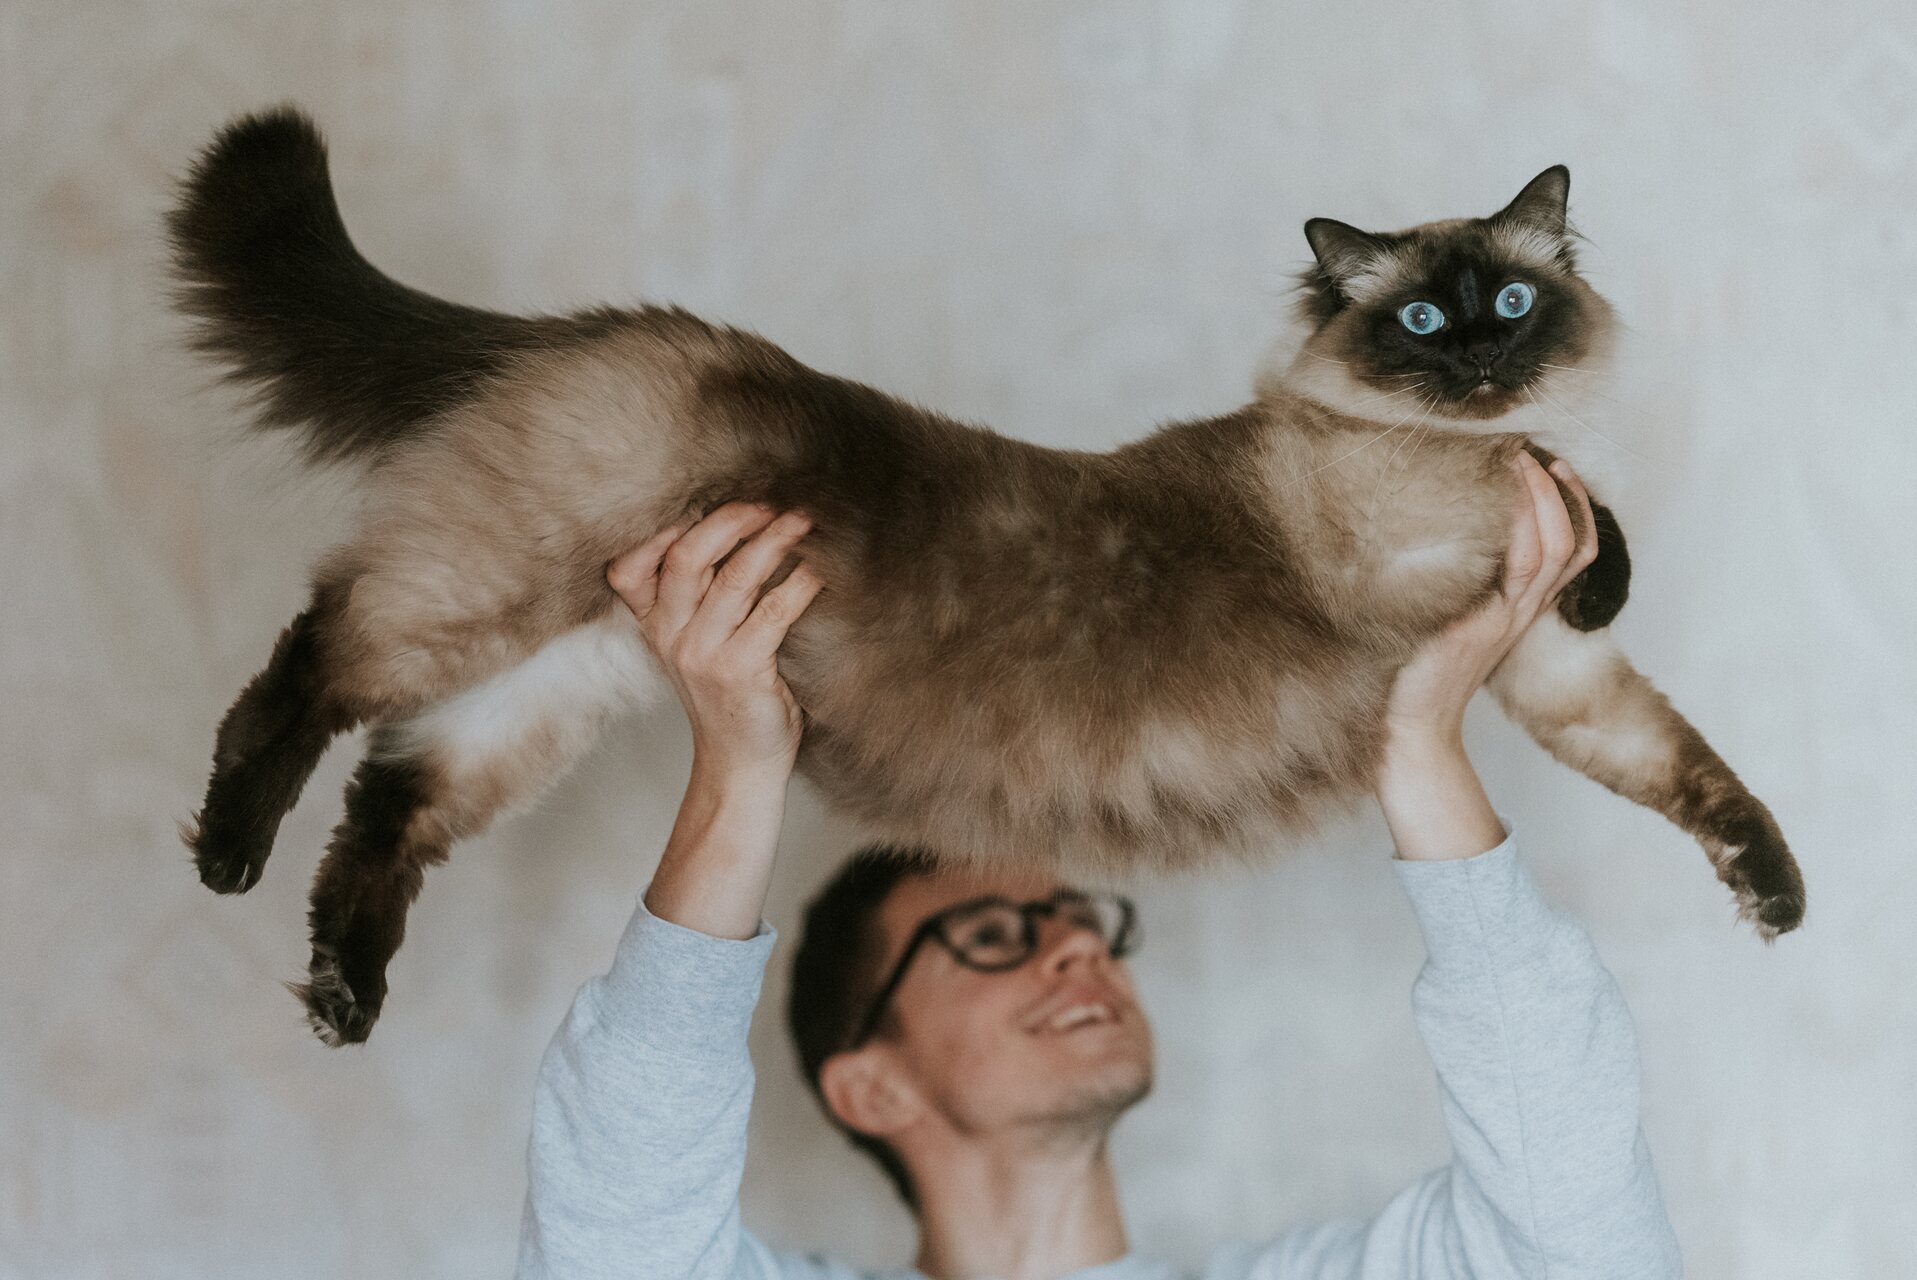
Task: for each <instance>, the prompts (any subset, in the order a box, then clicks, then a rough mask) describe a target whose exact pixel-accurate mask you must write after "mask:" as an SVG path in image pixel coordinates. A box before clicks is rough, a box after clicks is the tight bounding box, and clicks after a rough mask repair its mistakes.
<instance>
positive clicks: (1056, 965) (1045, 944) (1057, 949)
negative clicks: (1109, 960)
mask: <svg viewBox="0 0 1917 1280" xmlns="http://www.w3.org/2000/svg"><path fill="white" fill-rule="evenodd" d="M1109 950H1110V949H1109V948H1108V947H1107V946H1106V944H1105V939H1104V938H1103V937H1101V936H1100V935H1099V933H1098V931H1097V930H1096V929H1092V928H1089V927H1087V926H1086V925H1083V924H1076V923H1073V922H1072V921H1070V920H1066V919H1062V918H1058V917H1054V918H1053V919H1050V920H1047V921H1045V922H1044V927H1043V928H1042V929H1041V930H1040V932H1039V956H1040V963H1042V964H1043V965H1044V966H1045V967H1046V968H1048V969H1051V970H1054V971H1056V970H1060V969H1064V968H1066V967H1067V966H1068V965H1071V964H1075V963H1083V962H1084V961H1086V960H1089V959H1092V958H1094V957H1103V956H1106V955H1107V954H1109Z"/></svg>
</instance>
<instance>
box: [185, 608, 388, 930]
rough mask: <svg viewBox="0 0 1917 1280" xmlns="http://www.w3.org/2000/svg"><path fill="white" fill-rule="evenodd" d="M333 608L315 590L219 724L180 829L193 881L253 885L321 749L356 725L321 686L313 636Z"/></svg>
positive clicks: (231, 889) (236, 887)
mask: <svg viewBox="0 0 1917 1280" xmlns="http://www.w3.org/2000/svg"><path fill="white" fill-rule="evenodd" d="M331 612H332V610H331V608H330V602H329V599H328V593H326V592H324V591H321V592H316V593H315V595H314V599H313V603H312V604H311V605H310V606H309V607H308V608H307V609H306V610H305V611H304V612H303V613H301V614H300V615H299V616H298V617H296V618H294V619H293V621H292V623H291V624H290V625H289V626H288V627H287V628H286V630H285V631H284V632H282V633H281V634H280V638H279V641H278V642H277V643H276V644H275V645H274V646H273V655H272V657H271V658H270V659H268V660H267V664H266V666H265V668H264V669H262V670H261V671H260V673H259V674H258V675H256V676H254V677H253V679H252V681H251V682H250V683H248V684H247V686H246V688H245V689H243V690H242V691H241V692H240V696H239V698H238V699H237V700H236V701H235V702H234V703H233V705H232V707H230V708H229V709H228V710H227V713H226V715H225V717H224V718H222V719H221V721H220V728H219V734H218V736H217V738H216V740H215V745H214V748H213V774H212V777H211V778H210V779H209V780H208V782H207V786H206V803H205V804H204V805H203V806H202V807H201V809H200V811H199V812H198V813H196V814H194V815H193V817H192V818H191V819H189V820H188V822H187V823H186V824H185V825H184V826H183V827H182V829H181V836H182V838H183V839H184V840H185V842H186V845H187V847H188V848H189V849H190V850H192V853H193V861H194V865H195V866H196V867H197V868H198V870H199V873H200V881H201V883H203V884H205V885H206V886H207V887H208V888H209V889H212V890H213V891H214V892H215V893H245V892H246V891H247V890H248V889H250V888H252V887H253V886H254V885H255V884H257V883H259V878H260V872H261V870H262V869H263V868H264V867H265V866H266V859H267V855H269V854H270V853H271V852H272V851H273V837H274V836H275V835H276V834H277V833H278V831H279V826H280V820H281V819H282V818H284V817H285V816H286V814H287V812H288V810H290V809H292V807H293V805H294V804H295V803H296V802H297V801H298V800H299V797H300V791H301V790H302V789H303V788H304V787H305V786H306V780H307V779H308V778H310V777H311V776H312V774H313V768H314V766H315V765H317V764H318V763H319V758H320V756H321V755H322V754H323V753H324V752H325V750H326V745H327V743H329V742H331V741H332V740H333V738H334V736H335V735H337V734H339V733H343V732H345V731H346V730H348V729H350V728H352V727H353V724H354V723H355V716H354V714H353V712H352V711H351V710H350V709H349V708H348V706H347V705H346V704H344V703H342V702H341V701H340V700H339V699H337V698H336V697H333V696H332V695H331V693H330V691H329V689H328V681H327V677H326V664H325V660H324V657H323V644H322V638H321V632H322V629H323V627H324V625H325V622H326V619H327V618H328V617H329V616H330V615H331Z"/></svg>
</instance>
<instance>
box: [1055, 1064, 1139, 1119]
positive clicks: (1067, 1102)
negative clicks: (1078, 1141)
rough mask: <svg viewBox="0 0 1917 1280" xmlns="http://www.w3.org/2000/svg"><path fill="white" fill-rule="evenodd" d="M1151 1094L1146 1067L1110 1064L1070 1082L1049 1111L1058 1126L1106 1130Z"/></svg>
mask: <svg viewBox="0 0 1917 1280" xmlns="http://www.w3.org/2000/svg"><path fill="white" fill-rule="evenodd" d="M1151 1091H1152V1069H1151V1066H1150V1064H1139V1063H1112V1064H1109V1065H1108V1066H1106V1067H1105V1068H1104V1069H1102V1070H1099V1071H1093V1072H1087V1073H1086V1076H1085V1077H1084V1078H1082V1079H1079V1080H1076V1081H1074V1082H1073V1083H1072V1087H1071V1088H1070V1089H1069V1090H1068V1091H1067V1092H1066V1093H1065V1095H1064V1096H1062V1097H1060V1098H1059V1099H1058V1101H1057V1103H1056V1105H1055V1106H1054V1107H1052V1108H1050V1109H1049V1110H1050V1111H1051V1118H1052V1119H1053V1120H1054V1121H1056V1122H1058V1123H1060V1124H1067V1125H1071V1126H1072V1127H1075V1128H1093V1127H1097V1128H1107V1129H1108V1128H1110V1127H1111V1126H1112V1125H1114V1124H1116V1123H1117V1122H1118V1118H1119V1117H1120V1116H1122V1115H1124V1114H1125V1113H1126V1112H1127V1111H1129V1110H1131V1109H1132V1107H1134V1106H1135V1105H1137V1104H1138V1102H1140V1101H1141V1100H1142V1099H1143V1098H1144V1097H1145V1095H1146V1094H1148V1093H1150V1092H1151Z"/></svg>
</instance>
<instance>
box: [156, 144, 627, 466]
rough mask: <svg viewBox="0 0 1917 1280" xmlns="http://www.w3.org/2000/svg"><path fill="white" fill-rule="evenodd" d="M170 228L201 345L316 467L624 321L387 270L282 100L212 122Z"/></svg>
mask: <svg viewBox="0 0 1917 1280" xmlns="http://www.w3.org/2000/svg"><path fill="white" fill-rule="evenodd" d="M167 230H168V233H169V236H170V239H171V243H172V249H173V262H174V270H175V273H176V275H177V276H178V278H179V281H180V289H179V291H178V294H177V302H178V305H179V306H180V308H181V310H183V311H185V312H187V313H188V314H189V315H192V316H194V317H196V318H197V319H198V320H199V322H200V323H199V327H198V330H197V332H196V334H195V340H194V345H195V347H196V348H197V349H198V350H200V351H202V352H204V353H206V354H207V355H210V356H212V357H214V358H215V359H217V360H219V361H220V362H221V363H223V364H225V365H226V366H227V369H228V373H227V377H228V380H230V381H233V382H238V383H242V384H246V385H249V386H252V387H253V388H255V389H256V390H257V391H258V392H259V397H258V421H259V425H260V426H262V427H290V428H293V429H294V430H296V431H298V432H299V433H300V440H301V444H302V445H303V447H304V449H305V451H306V453H307V456H308V457H309V458H311V459H313V460H314V461H336V460H340V459H345V458H352V457H365V456H368V455H376V454H378V453H379V452H381V451H382V450H384V449H386V448H388V447H389V446H391V445H393V444H394V443H396V442H398V441H400V440H402V439H404V438H405V437H406V436H408V435H410V434H412V433H414V432H415V431H417V430H418V429H419V428H420V427H421V426H422V425H423V424H425V423H427V422H429V421H430V420H431V419H432V418H433V417H434V416H435V415H437V414H439V413H440V412H442V411H443V410H445V409H447V408H450V407H451V406H452V405H454V404H456V403H458V402H459V401H461V400H463V399H466V398H468V397H469V396H471V395H472V394H473V393H474V392H475V391H476V390H477V389H478V387H479V386H480V385H481V384H482V383H483V382H484V381H485V380H486V379H487V378H488V377H489V376H490V375H492V374H494V373H496V372H498V370H499V369H500V368H501V367H502V366H503V365H504V363H505V362H506V361H507V360H508V359H509V358H510V357H511V356H512V355H513V354H514V353H516V352H519V351H524V350H528V349H531V348H535V347H538V348H548V349H549V348H552V347H556V346H564V345H567V344H568V343H569V342H570V341H577V340H581V339H585V338H589V337H591V336H593V335H595V334H597V333H600V332H604V331H605V330H606V329H608V328H610V327H611V326H613V325H615V324H617V323H618V321H619V318H620V313H618V312H614V311H610V310H601V311H591V312H585V313H582V314H580V315H576V316H568V317H536V318H525V317H519V316H509V315H502V314H500V313H498V312H494V311H482V310H480V309H478V308H475V307H464V306H460V305H458V304H457V303H452V302H445V301H442V300H441V299H438V298H434V297H430V296H428V295H427V294H424V293H421V292H419V291H418V290H417V289H409V288H407V287H406V286H405V285H403V284H400V283H399V282H398V281H396V280H393V279H392V278H390V277H389V276H386V275H385V274H383V273H381V272H380V271H379V270H378V269H376V268H375V267H374V266H373V265H372V264H371V263H369V262H368V261H366V259H365V258H362V257H361V256H360V254H359V251H358V250H357V249H355V248H354V247H353V242H352V240H351V239H349V238H348V237H347V234H346V225H345V223H343V222H342V221H341V220H340V216H339V206H338V205H337V204H336V203H335V202H334V199H333V184H332V181H331V179H330V178H329V177H328V176H327V170H326V144H325V142H324V141H322V140H321V138H320V133H319V129H318V128H317V127H315V125H314V124H313V121H312V119H311V118H310V117H308V116H307V115H306V114H305V113H304V112H302V111H300V110H299V109H298V108H295V107H291V106H282V107H275V108H273V109H271V110H267V111H261V112H257V113H254V114H251V115H246V116H242V117H240V118H239V119H238V120H235V121H233V122H232V123H231V124H229V125H227V126H226V127H225V128H223V129H221V130H220V132H219V133H218V135H216V136H215V137H214V139H213V142H212V144H211V145H209V146H208V147H207V149H206V150H205V151H204V152H203V153H201V155H200V157H199V159H198V160H197V161H196V162H195V163H194V165H193V168H192V171H191V172H190V173H189V174H188V175H187V177H186V179H185V180H184V181H183V182H182V184H181V189H180V195H179V201H178V203H177V204H176V205H175V207H174V208H173V210H172V211H171V212H170V213H169V214H168V215H167Z"/></svg>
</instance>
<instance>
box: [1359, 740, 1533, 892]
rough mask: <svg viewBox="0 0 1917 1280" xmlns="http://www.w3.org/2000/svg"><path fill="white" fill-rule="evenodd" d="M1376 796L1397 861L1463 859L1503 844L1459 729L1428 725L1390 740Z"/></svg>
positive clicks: (1488, 800)
mask: <svg viewBox="0 0 1917 1280" xmlns="http://www.w3.org/2000/svg"><path fill="white" fill-rule="evenodd" d="M1377 795H1378V805H1379V807H1380V808H1382V809H1383V810H1384V815H1385V822H1386V824H1387V825H1388V826H1389V827H1390V828H1391V838H1392V841H1393V843H1394V844H1396V846H1397V849H1398V856H1399V857H1400V858H1406V859H1411V860H1414V861H1427V860H1430V861H1436V860H1444V859H1451V858H1468V857H1472V856H1475V855H1477V854H1480V853H1483V852H1485V851H1486V850H1487V849H1492V848H1495V847H1497V845H1498V844H1500V843H1501V842H1502V841H1503V840H1504V827H1503V824H1501V823H1500V822H1499V821H1498V817H1497V813H1496V812H1495V811H1494V810H1493V809H1492V808H1491V800H1490V797H1488V796H1486V795H1485V792H1484V784H1483V782H1481V781H1480V780H1479V778H1478V773H1477V770H1476V769H1475V768H1473V767H1472V764H1471V758H1470V756H1469V755H1467V754H1466V753H1465V749H1464V734H1463V732H1462V729H1461V728H1460V729H1458V730H1452V729H1450V728H1447V727H1445V726H1441V725H1432V726H1427V727H1424V728H1421V729H1418V730H1415V731H1409V732H1396V733H1393V734H1391V735H1389V736H1388V737H1387V740H1386V744H1385V749H1384V753H1383V756H1382V758H1381V759H1380V761H1379V765H1378V779H1377Z"/></svg>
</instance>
